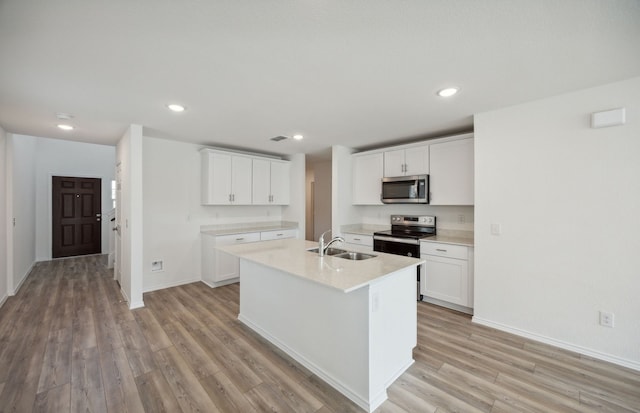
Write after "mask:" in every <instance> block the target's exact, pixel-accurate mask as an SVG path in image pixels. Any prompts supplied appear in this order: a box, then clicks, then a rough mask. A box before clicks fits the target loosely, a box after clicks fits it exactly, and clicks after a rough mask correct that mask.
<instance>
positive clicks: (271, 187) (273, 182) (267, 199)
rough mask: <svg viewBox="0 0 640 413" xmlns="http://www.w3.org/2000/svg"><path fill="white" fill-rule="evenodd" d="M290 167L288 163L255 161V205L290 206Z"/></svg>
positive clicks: (264, 160)
mask: <svg viewBox="0 0 640 413" xmlns="http://www.w3.org/2000/svg"><path fill="white" fill-rule="evenodd" d="M289 165H290V164H289V162H287V161H272V160H267V159H255V158H254V159H253V203H254V204H258V205H288V204H289V198H290V197H289V182H290V178H289V171H290V166H289Z"/></svg>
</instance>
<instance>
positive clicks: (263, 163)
mask: <svg viewBox="0 0 640 413" xmlns="http://www.w3.org/2000/svg"><path fill="white" fill-rule="evenodd" d="M270 177H271V162H270V161H268V160H266V159H254V160H253V179H252V180H253V190H252V192H253V203H254V204H256V205H267V204H269V196H270V195H271V178H270Z"/></svg>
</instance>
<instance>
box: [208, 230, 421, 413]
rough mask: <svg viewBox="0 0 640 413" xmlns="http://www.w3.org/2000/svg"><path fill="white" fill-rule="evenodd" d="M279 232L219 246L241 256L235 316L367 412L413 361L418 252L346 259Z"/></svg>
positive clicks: (415, 336)
mask: <svg viewBox="0 0 640 413" xmlns="http://www.w3.org/2000/svg"><path fill="white" fill-rule="evenodd" d="M314 246H316V245H315V243H312V242H309V241H302V240H276V241H266V242H258V243H252V244H245V245H230V246H224V247H220V248H221V249H222V250H223V251H224V252H226V253H229V254H234V255H237V256H238V257H239V258H240V277H241V279H242V282H241V283H240V314H239V316H238V319H239V320H240V321H241V322H243V323H244V324H246V325H247V326H248V327H250V328H251V329H253V330H254V331H256V332H257V333H258V334H260V335H261V336H263V337H264V338H266V339H267V340H269V341H270V342H271V343H273V344H274V345H276V346H277V347H279V348H280V349H281V350H283V351H284V352H286V353H287V354H288V355H289V356H291V357H292V358H294V359H295V360H297V361H298V362H300V363H301V364H302V365H304V366H305V367H306V368H308V369H309V370H311V371H312V372H313V373H314V374H316V375H317V376H318V377H320V378H321V379H323V380H324V381H325V382H327V383H328V384H330V385H331V386H333V387H334V388H335V389H337V390H338V391H340V392H341V393H342V394H344V395H345V396H346V397H348V398H349V399H351V400H353V401H354V402H355V403H356V404H358V405H359V406H361V407H362V408H363V409H365V410H366V411H368V412H372V411H373V410H375V409H376V408H377V407H378V406H380V404H382V403H383V402H384V401H385V400H386V399H387V393H386V389H387V387H388V386H389V385H391V383H393V382H394V381H395V380H396V379H397V378H398V377H399V376H400V375H401V374H402V373H403V372H404V371H405V370H406V369H407V368H408V367H409V366H410V365H411V364H412V363H413V354H412V350H413V348H414V347H415V346H416V340H417V324H416V322H417V320H416V317H417V316H416V301H415V294H416V285H415V274H416V268H415V267H416V265H419V264H420V263H421V262H422V261H420V260H419V259H415V258H409V257H402V256H397V255H389V254H382V253H378V255H377V256H376V257H375V258H371V259H368V260H363V261H351V260H345V259H342V258H338V257H332V256H326V257H318V255H317V254H314V253H311V252H308V251H306V249H307V248H312V247H314Z"/></svg>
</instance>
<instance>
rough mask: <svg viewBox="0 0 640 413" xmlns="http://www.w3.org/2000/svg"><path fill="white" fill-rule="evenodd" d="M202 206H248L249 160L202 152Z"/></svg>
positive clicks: (247, 158)
mask: <svg viewBox="0 0 640 413" xmlns="http://www.w3.org/2000/svg"><path fill="white" fill-rule="evenodd" d="M200 153H201V159H202V204H203V205H249V204H251V158H249V157H246V156H237V155H231V154H228V153H225V152H217V151H211V150H202V151H201V152H200Z"/></svg>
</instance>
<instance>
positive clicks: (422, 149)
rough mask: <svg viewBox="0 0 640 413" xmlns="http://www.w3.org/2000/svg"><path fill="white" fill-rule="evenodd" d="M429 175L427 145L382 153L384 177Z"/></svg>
mask: <svg viewBox="0 0 640 413" xmlns="http://www.w3.org/2000/svg"><path fill="white" fill-rule="evenodd" d="M428 173H429V145H422V146H414V147H411V148H406V149H398V150H393V151H387V152H385V153H384V176H385V177H391V176H405V175H425V174H428Z"/></svg>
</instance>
